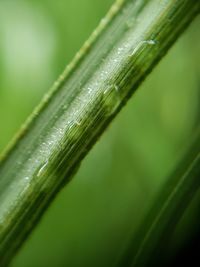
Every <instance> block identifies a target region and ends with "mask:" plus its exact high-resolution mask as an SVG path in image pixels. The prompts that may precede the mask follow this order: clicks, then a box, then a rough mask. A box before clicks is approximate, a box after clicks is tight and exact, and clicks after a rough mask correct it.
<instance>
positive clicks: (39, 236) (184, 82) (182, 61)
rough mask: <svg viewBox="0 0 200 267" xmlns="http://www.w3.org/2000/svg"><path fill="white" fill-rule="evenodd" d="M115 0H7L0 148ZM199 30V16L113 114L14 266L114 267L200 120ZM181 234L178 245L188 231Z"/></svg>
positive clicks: (0, 60)
mask: <svg viewBox="0 0 200 267" xmlns="http://www.w3.org/2000/svg"><path fill="white" fill-rule="evenodd" d="M112 2H113V1H112V0H78V1H75V0H57V1H55V0H54V1H53V0H23V1H22V0H0V121H1V126H0V151H2V150H3V148H4V147H5V146H6V144H7V143H8V142H9V140H10V139H11V137H12V136H13V134H14V133H15V132H16V131H17V129H18V128H19V127H20V125H21V124H22V123H23V122H24V120H25V119H26V117H27V116H28V115H29V114H30V113H31V111H32V110H33V108H34V107H35V105H36V104H38V103H39V101H40V99H41V98H42V96H43V95H44V93H45V92H46V91H47V90H48V88H49V87H50V86H51V85H52V83H53V82H54V81H55V79H56V78H57V77H58V75H59V74H60V73H61V72H62V70H63V69H64V67H65V66H66V64H67V63H68V62H69V61H70V60H71V59H72V57H73V55H74V54H75V53H76V51H77V50H78V49H79V48H80V47H81V45H82V43H83V42H84V41H85V40H86V39H87V38H88V36H89V35H90V33H91V31H92V30H93V29H94V28H95V27H96V26H97V24H98V22H99V21H100V19H101V18H102V17H103V16H104V15H105V13H106V11H107V10H108V8H109V7H110V5H111V3H112ZM199 28H200V19H199V18H197V19H196V20H195V21H194V22H193V23H192V25H191V26H190V28H189V29H188V30H187V31H186V32H185V33H184V35H183V36H182V37H181V38H180V39H179V40H178V42H177V43H176V44H175V45H174V46H173V48H172V49H171V50H170V52H169V53H168V54H167V56H166V57H165V58H164V59H163V60H162V62H161V63H160V64H159V65H158V66H157V67H156V69H155V70H154V71H153V73H152V74H151V75H150V77H149V78H148V79H147V80H146V81H145V82H144V83H143V85H142V86H141V87H140V89H139V90H138V91H137V93H136V94H135V95H134V97H133V98H132V100H131V101H129V103H128V105H127V106H126V107H125V108H124V109H123V110H122V112H121V113H120V114H119V116H118V117H117V118H116V119H115V120H114V122H113V123H112V124H111V126H110V127H109V129H108V130H107V131H106V133H105V134H104V135H103V137H102V138H101V139H100V141H99V142H98V144H96V146H95V147H94V148H93V149H92V151H91V152H90V153H89V155H88V156H87V158H86V159H85V160H84V162H83V163H82V166H81V168H80V170H79V172H78V174H77V175H76V177H75V178H74V179H73V180H72V182H70V184H69V185H68V186H67V187H66V188H65V189H64V190H62V192H61V193H60V194H59V195H58V196H57V198H56V200H55V201H54V202H53V204H52V205H51V206H50V208H49V209H48V211H47V212H46V213H45V215H44V216H43V219H42V221H41V222H40V223H39V225H38V227H37V228H36V229H35V230H34V232H33V234H32V235H31V236H30V238H29V239H28V241H27V242H26V243H25V245H24V246H23V248H22V249H21V250H20V252H19V253H18V255H17V257H16V258H15V259H14V261H13V263H12V267H36V266H37V267H40V266H41V267H42V266H49V267H51V266H52V267H54V266H56V267H62V266H70V267H80V266H81V267H86V266H87V267H90V266H95V267H102V266H104V267H111V266H115V261H116V259H117V258H118V256H119V255H120V252H121V251H122V249H123V248H124V246H125V244H126V240H127V238H128V237H129V235H130V233H132V234H134V231H136V229H137V227H138V225H139V224H140V223H141V221H142V220H143V218H144V215H145V214H146V212H147V211H148V209H149V207H150V206H151V203H152V202H153V201H154V199H155V197H156V194H157V193H158V192H159V191H160V190H161V188H162V185H163V184H164V182H165V181H166V180H167V177H168V176H169V174H170V172H171V171H172V169H173V168H174V167H175V166H176V164H177V162H178V160H179V159H180V157H181V156H182V154H183V152H184V148H185V147H186V145H188V143H189V142H190V141H191V139H192V136H193V133H194V131H195V129H196V128H197V127H198V125H199V122H200V118H199V117H200V116H199V114H200V80H199V77H200V64H199V62H200V53H199V49H200V35H199ZM198 205H199V201H196V205H195V208H193V209H191V210H190V212H189V218H190V219H189V221H191V220H192V218H193V217H194V218H195V214H196V210H197V209H196V207H197V206H198ZM185 224H186V225H187V226H185V227H187V230H188V229H189V230H190V231H189V232H191V231H192V228H194V227H195V222H193V224H192V227H191V224H188V219H187V220H186V223H185ZM189 227H190V228H189ZM185 229H186V228H185ZM179 232H180V233H179V234H178V236H179V238H176V241H175V243H176V246H179V245H180V244H181V243H182V242H184V240H186V239H187V238H188V236H189V234H188V231H187V235H184V234H183V231H179Z"/></svg>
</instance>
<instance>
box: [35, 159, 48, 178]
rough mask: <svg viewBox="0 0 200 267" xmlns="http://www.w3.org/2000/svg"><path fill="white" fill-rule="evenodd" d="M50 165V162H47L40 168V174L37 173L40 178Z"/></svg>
mask: <svg viewBox="0 0 200 267" xmlns="http://www.w3.org/2000/svg"><path fill="white" fill-rule="evenodd" d="M48 163H49V161H48V160H47V161H45V163H44V164H42V165H41V167H40V169H39V171H38V173H37V176H38V177H39V176H41V175H42V174H43V173H44V171H45V169H46V167H47V165H48Z"/></svg>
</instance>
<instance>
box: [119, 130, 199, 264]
mask: <svg viewBox="0 0 200 267" xmlns="http://www.w3.org/2000/svg"><path fill="white" fill-rule="evenodd" d="M199 176H200V128H199V129H198V130H197V132H196V135H195V136H194V140H192V144H190V145H189V148H188V149H186V152H185V155H184V157H183V159H182V160H181V161H180V164H178V167H177V168H176V169H175V171H174V172H173V173H172V174H171V175H170V177H169V179H168V180H167V182H166V184H165V185H164V186H163V189H162V190H161V192H160V193H159V195H158V196H157V198H156V201H155V202H154V203H153V207H152V208H151V209H150V211H149V214H148V215H147V216H145V221H144V222H143V223H142V224H141V225H140V227H139V229H138V230H137V233H136V234H134V235H133V234H130V239H131V238H132V237H133V236H134V239H133V240H131V241H128V242H127V244H126V248H125V251H126V252H125V253H124V255H123V256H121V258H120V261H119V263H118V265H117V266H120V267H121V266H132V267H133V266H134V267H136V266H138V267H139V266H142V267H145V266H163V263H165V262H163V261H165V260H166V258H165V257H166V255H165V253H166V251H165V248H166V247H167V244H168V242H169V240H170V237H171V235H170V233H172V232H173V231H174V229H175V227H176V225H177V223H178V222H179V220H180V219H181V217H182V215H183V213H184V211H185V210H186V208H187V207H188V206H189V204H190V202H191V201H192V199H193V198H194V197H195V196H196V193H197V192H198V190H199V188H200V180H199Z"/></svg>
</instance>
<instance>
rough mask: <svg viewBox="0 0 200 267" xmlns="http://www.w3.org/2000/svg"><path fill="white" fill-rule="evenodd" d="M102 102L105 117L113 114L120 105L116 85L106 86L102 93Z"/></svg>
mask: <svg viewBox="0 0 200 267" xmlns="http://www.w3.org/2000/svg"><path fill="white" fill-rule="evenodd" d="M103 100H104V105H105V108H106V115H108V116H110V115H112V114H113V113H115V111H116V110H117V108H118V107H119V105H120V103H121V98H120V93H119V87H118V85H116V84H113V85H110V86H107V88H106V89H105V90H104V92H103Z"/></svg>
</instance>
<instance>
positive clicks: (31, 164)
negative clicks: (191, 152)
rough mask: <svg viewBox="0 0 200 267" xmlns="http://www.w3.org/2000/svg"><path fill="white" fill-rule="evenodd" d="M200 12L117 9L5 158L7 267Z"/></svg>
mask: <svg viewBox="0 0 200 267" xmlns="http://www.w3.org/2000/svg"><path fill="white" fill-rule="evenodd" d="M199 7H200V3H199V1H195V0H184V1H183V0H149V1H145V0H135V1H133V0H118V1H116V3H115V4H114V5H113V6H112V8H111V9H110V11H109V13H108V15H107V16H106V17H105V18H104V19H103V20H102V21H101V23H100V25H99V27H98V28H97V29H96V30H95V31H94V32H93V34H92V36H91V37H90V39H89V40H88V41H87V42H86V43H85V44H84V46H83V47H82V49H81V50H80V52H78V53H77V55H76V57H75V59H74V60H73V61H72V63H71V64H70V65H69V66H68V67H67V69H66V70H65V72H64V73H63V75H62V76H61V77H60V78H59V80H58V81H57V82H56V83H55V85H54V87H53V89H52V90H51V91H50V93H49V94H48V95H47V96H46V97H45V99H44V100H43V102H42V103H41V105H40V106H39V107H38V108H37V109H36V110H35V112H34V113H33V115H32V116H31V118H30V119H29V120H28V122H27V123H26V125H25V126H24V127H23V129H22V130H21V132H20V133H19V135H18V137H17V138H16V139H15V141H14V142H13V143H12V144H11V145H10V147H9V149H8V150H7V152H6V153H5V154H4V155H3V156H2V159H1V163H0V265H1V266H5V265H6V264H7V263H9V262H10V260H11V259H12V257H13V255H14V254H15V252H16V250H17V249H18V248H19V247H20V245H21V244H22V243H23V242H24V240H25V239H26V236H27V235H28V234H29V233H30V231H31V229H32V228H33V227H34V226H35V224H36V223H37V221H38V220H39V218H40V217H41V215H42V213H43V212H44V211H45V209H46V208H47V206H48V205H49V204H50V202H51V201H52V199H53V198H54V196H55V195H56V194H57V193H58V191H59V190H60V189H61V188H62V186H63V185H64V184H65V183H66V182H69V180H70V178H71V177H72V176H73V174H74V173H75V171H76V170H77V169H78V166H79V165H80V162H81V160H82V159H83V158H84V156H85V155H86V154H87V153H88V151H89V150H90V148H91V147H92V146H93V144H94V143H95V142H96V141H97V139H98V138H99V136H100V135H101V134H102V133H103V131H105V129H106V127H107V126H108V125H109V123H110V122H111V120H112V119H113V118H114V117H115V115H116V114H117V113H118V112H119V111H120V109H121V108H122V107H123V105H124V104H125V103H126V101H127V100H128V98H129V97H130V96H131V95H132V93H133V92H134V91H135V90H136V89H137V87H138V86H139V85H140V83H141V82H142V81H143V80H144V78H145V77H146V76H147V75H148V73H149V72H150V71H151V70H152V69H153V67H154V66H155V65H156V63H157V62H158V61H159V60H160V59H161V58H162V56H163V55H164V54H165V53H166V52H167V51H168V49H169V48H170V46H171V45H172V44H173V43H174V42H175V41H176V39H177V38H178V36H179V35H180V34H181V33H182V32H183V31H184V30H185V28H186V27H187V26H188V25H189V23H190V22H191V21H192V20H193V19H194V17H195V16H196V15H197V13H198V12H199Z"/></svg>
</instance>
